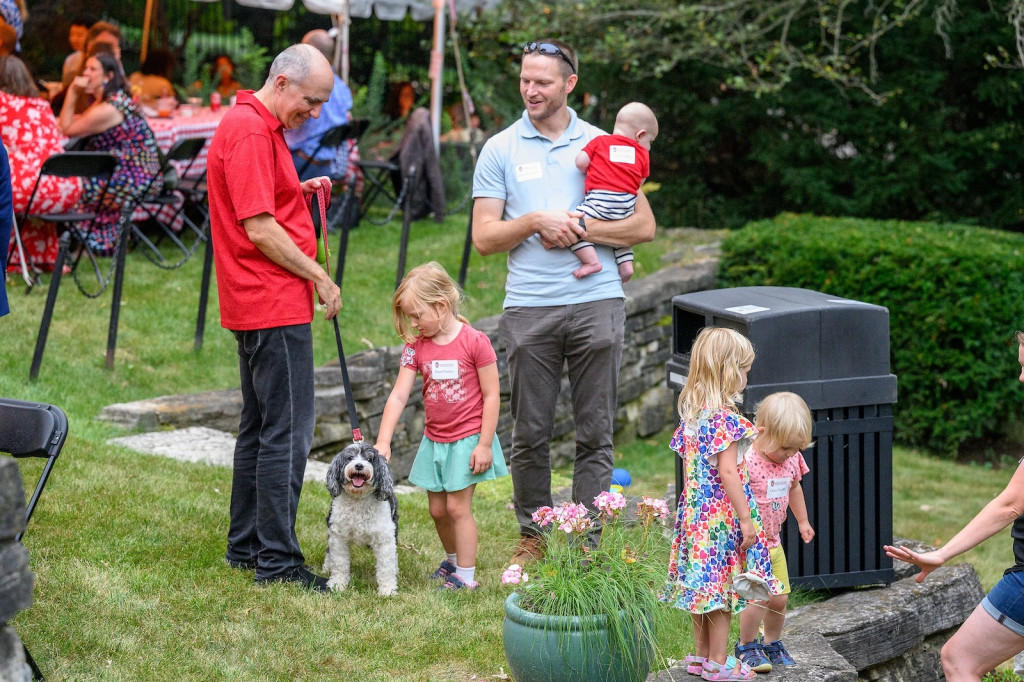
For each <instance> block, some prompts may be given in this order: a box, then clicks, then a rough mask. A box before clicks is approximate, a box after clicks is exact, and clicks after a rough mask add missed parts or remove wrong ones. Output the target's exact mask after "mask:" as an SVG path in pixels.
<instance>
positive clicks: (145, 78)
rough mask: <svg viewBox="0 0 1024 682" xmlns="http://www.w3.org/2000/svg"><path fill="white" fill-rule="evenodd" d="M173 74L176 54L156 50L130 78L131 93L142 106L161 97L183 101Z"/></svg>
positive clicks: (150, 53) (161, 49) (149, 54)
mask: <svg viewBox="0 0 1024 682" xmlns="http://www.w3.org/2000/svg"><path fill="white" fill-rule="evenodd" d="M173 72H174V54H173V53H171V51H170V50H166V49H163V48H159V47H158V48H154V49H152V50H150V51H149V53H148V54H147V55H146V59H145V60H144V61H143V62H142V65H141V66H140V67H139V70H138V71H135V72H134V73H132V75H130V76H128V83H129V85H130V90H131V93H132V94H133V95H137V96H138V101H139V103H140V104H149V103H151V102H155V101H156V100H158V99H160V98H161V97H173V98H174V99H175V100H177V101H182V100H181V98H180V97H179V96H178V91H177V89H175V87H174V83H172V82H171V78H170V76H171V73H173Z"/></svg>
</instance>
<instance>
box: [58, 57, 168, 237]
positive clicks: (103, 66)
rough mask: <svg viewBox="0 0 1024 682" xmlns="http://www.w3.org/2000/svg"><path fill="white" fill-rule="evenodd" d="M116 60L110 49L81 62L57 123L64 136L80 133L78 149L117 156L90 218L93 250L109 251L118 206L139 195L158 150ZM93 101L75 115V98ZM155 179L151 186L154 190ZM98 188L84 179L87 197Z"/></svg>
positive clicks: (153, 168)
mask: <svg viewBox="0 0 1024 682" xmlns="http://www.w3.org/2000/svg"><path fill="white" fill-rule="evenodd" d="M121 73H122V72H121V65H120V64H119V63H118V61H117V59H116V58H115V57H114V56H113V55H110V54H105V53H99V54H96V55H95V56H92V57H89V58H88V59H87V60H86V61H85V68H84V69H83V70H82V75H80V76H77V77H75V80H74V81H72V83H71V87H70V88H68V95H67V98H66V99H65V100H64V106H63V107H62V108H61V110H60V117H59V118H58V120H57V122H58V123H59V124H60V127H61V130H62V131H63V133H64V134H65V135H67V136H69V137H82V138H83V140H82V144H81V149H83V150H85V151H105V152H110V153H112V154H113V155H114V156H115V157H117V167H116V168H115V169H114V174H113V176H111V178H110V182H109V184H108V186H107V190H106V195H105V198H104V205H103V208H102V210H101V212H100V213H99V215H98V216H97V218H96V221H95V222H94V223H93V226H92V228H91V229H90V231H89V234H88V235H87V236H86V242H87V244H88V246H89V248H90V249H91V250H92V251H93V252H94V253H96V254H97V255H110V254H111V253H112V252H113V250H114V246H115V244H116V243H117V233H118V225H119V222H120V216H121V208H122V206H123V205H124V204H125V202H133V201H135V200H137V199H139V198H140V197H139V195H140V194H141V193H142V192H143V191H144V190H145V188H146V187H147V186H148V184H149V182H150V181H151V180H152V178H153V176H154V175H155V174H156V173H157V171H158V170H159V169H160V152H159V149H158V148H157V145H156V138H154V137H153V131H152V130H150V128H149V125H148V124H147V123H146V119H145V118H144V117H143V115H142V113H141V112H140V111H139V108H138V106H137V105H136V104H135V103H134V102H133V101H132V99H131V96H130V95H129V94H128V92H127V91H126V89H125V85H126V83H125V79H124V76H122V75H121ZM86 95H92V96H93V97H95V98H96V101H95V102H94V103H93V104H91V105H90V106H89V108H87V109H86V110H85V111H84V112H83V113H82V114H81V115H79V116H76V115H75V104H76V103H77V102H78V99H79V98H80V97H85V96H86ZM159 188H160V182H159V179H158V181H157V182H156V183H155V185H154V187H153V190H154V191H156V190H159ZM102 191H103V184H102V183H101V182H99V181H97V180H91V179H87V180H86V181H85V186H84V193H85V197H86V200H88V199H90V198H96V197H97V196H98V195H99V193H100V192H102Z"/></svg>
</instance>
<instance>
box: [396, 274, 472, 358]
mask: <svg viewBox="0 0 1024 682" xmlns="http://www.w3.org/2000/svg"><path fill="white" fill-rule="evenodd" d="M463 298H464V296H463V293H462V289H460V288H459V285H458V284H456V283H455V280H453V279H452V278H451V275H449V274H448V272H447V271H446V270H445V269H444V268H443V267H442V266H441V264H440V263H438V262H437V261H430V262H429V263H424V264H423V265H419V266H417V267H415V268H413V269H412V270H410V271H409V272H408V273H407V274H406V275H405V277H403V278H402V283H401V284H399V285H398V288H397V289H395V295H394V296H392V297H391V314H392V315H393V316H394V324H395V331H397V332H398V335H399V336H400V337H402V340H403V341H405V342H406V343H412V342H413V341H415V340H416V332H415V330H414V329H413V328H412V325H411V324H409V318H408V316H406V314H405V313H404V312H402V306H403V305H404V304H410V305H411V306H412V307H414V308H436V307H437V306H443V307H445V308H446V309H447V310H449V311H450V312H451V314H452V315H454V316H455V317H456V318H458V320H459V321H460V322H465V323H467V324H468V323H469V321H468V320H466V318H464V317H463V316H462V315H460V314H459V304H460V303H462V300H463Z"/></svg>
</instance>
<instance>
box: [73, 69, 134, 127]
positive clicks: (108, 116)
mask: <svg viewBox="0 0 1024 682" xmlns="http://www.w3.org/2000/svg"><path fill="white" fill-rule="evenodd" d="M78 78H82V76H79V77H78ZM78 78H76V79H75V81H76V82H77V80H78ZM84 94H85V93H84V91H83V90H82V88H81V87H79V86H78V85H77V84H76V83H72V85H71V87H70V88H68V92H67V95H66V96H65V98H64V105H63V106H62V107H61V110H60V116H59V117H58V119H57V125H58V127H59V128H60V131H61V132H62V133H63V134H64V135H65V136H67V137H82V136H85V135H96V134H98V133H102V132H103V131H104V130H109V129H111V128H113V127H114V126H118V125H121V123H122V122H123V121H124V114H122V113H121V112H120V111H118V110H117V109H115V108H114V105H112V104H109V103H107V102H97V103H95V104H93V105H92V106H90V107H89V108H88V109H86V110H85V111H84V112H82V115H81V116H78V117H76V116H75V107H76V106H77V105H78V99H79V98H80V97H83V96H84Z"/></svg>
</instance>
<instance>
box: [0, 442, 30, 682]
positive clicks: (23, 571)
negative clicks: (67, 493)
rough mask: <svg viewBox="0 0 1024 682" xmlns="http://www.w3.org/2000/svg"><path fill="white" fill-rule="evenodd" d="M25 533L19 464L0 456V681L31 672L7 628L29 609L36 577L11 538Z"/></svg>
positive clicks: (19, 680)
mask: <svg viewBox="0 0 1024 682" xmlns="http://www.w3.org/2000/svg"><path fill="white" fill-rule="evenodd" d="M23 530H25V489H24V487H23V486H22V482H21V473H20V471H19V470H18V463H17V462H16V461H15V460H14V459H12V458H10V457H3V456H0V680H4V682H23V681H24V682H28V680H31V679H32V670H31V668H29V666H28V663H26V662H25V648H24V647H23V646H22V644H21V640H20V639H18V634H17V633H16V632H15V631H14V629H13V628H11V627H9V626H8V625H7V622H8V621H10V620H11V618H13V617H14V616H15V615H16V614H17V613H18V612H19V611H21V610H22V609H27V608H28V607H29V606H31V605H32V586H33V584H34V583H35V576H33V575H32V572H31V571H29V570H28V550H26V549H25V546H24V545H22V544H21V543H20V542H15V541H14V538H15V537H16V536H17V535H18V533H20V532H22V531H23Z"/></svg>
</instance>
